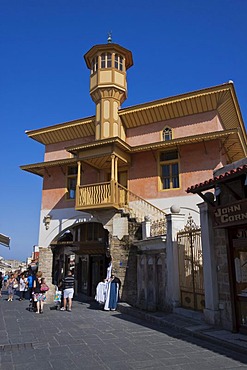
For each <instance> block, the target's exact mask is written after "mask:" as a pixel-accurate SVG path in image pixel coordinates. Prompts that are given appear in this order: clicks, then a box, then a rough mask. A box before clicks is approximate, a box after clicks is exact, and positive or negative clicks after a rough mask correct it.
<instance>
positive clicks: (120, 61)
mask: <svg viewBox="0 0 247 370" xmlns="http://www.w3.org/2000/svg"><path fill="white" fill-rule="evenodd" d="M115 68H116V69H119V70H120V71H122V70H123V57H121V55H119V54H115Z"/></svg>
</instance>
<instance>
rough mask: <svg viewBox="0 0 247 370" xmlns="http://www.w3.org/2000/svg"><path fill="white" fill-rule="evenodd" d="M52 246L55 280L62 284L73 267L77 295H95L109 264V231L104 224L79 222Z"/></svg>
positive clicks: (57, 283)
mask: <svg viewBox="0 0 247 370" xmlns="http://www.w3.org/2000/svg"><path fill="white" fill-rule="evenodd" d="M51 246H52V249H53V256H54V258H53V266H54V268H53V277H54V278H53V280H54V283H55V284H56V285H59V283H60V282H61V281H62V278H63V277H64V276H66V274H67V272H68V271H69V270H70V271H72V273H73V274H74V277H75V294H76V295H77V294H85V295H88V296H91V297H94V295H95V293H96V287H97V285H98V283H99V282H100V281H103V279H105V277H106V269H107V266H108V263H109V261H108V260H109V256H108V255H109V246H108V231H107V230H106V229H104V228H103V225H102V224H100V223H98V222H83V223H80V224H78V225H76V226H73V227H71V228H70V229H67V230H66V231H64V233H63V234H62V235H60V236H59V237H58V238H57V240H54V241H53V243H51ZM55 281H56V282H55Z"/></svg>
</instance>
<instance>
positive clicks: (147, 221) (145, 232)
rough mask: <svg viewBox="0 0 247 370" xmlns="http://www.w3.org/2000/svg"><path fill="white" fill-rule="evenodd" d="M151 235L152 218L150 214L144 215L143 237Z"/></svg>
mask: <svg viewBox="0 0 247 370" xmlns="http://www.w3.org/2000/svg"><path fill="white" fill-rule="evenodd" d="M150 236H151V219H150V217H149V216H145V217H144V221H143V222H142V239H147V238H150Z"/></svg>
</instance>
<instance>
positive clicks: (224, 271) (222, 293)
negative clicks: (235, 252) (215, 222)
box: [214, 229, 232, 330]
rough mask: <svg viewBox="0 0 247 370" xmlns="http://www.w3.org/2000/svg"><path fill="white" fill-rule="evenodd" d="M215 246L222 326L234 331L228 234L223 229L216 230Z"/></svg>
mask: <svg viewBox="0 0 247 370" xmlns="http://www.w3.org/2000/svg"><path fill="white" fill-rule="evenodd" d="M214 241H215V243H214V246H215V258H216V266H217V282H218V292H219V312H220V326H222V327H223V328H225V329H228V330H231V329H232V304H231V296H230V283H229V280H230V278H229V269H228V259H227V243H228V240H227V238H226V232H225V230H223V229H214Z"/></svg>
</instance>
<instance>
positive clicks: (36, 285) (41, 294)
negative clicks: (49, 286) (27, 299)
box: [33, 271, 46, 313]
mask: <svg viewBox="0 0 247 370" xmlns="http://www.w3.org/2000/svg"><path fill="white" fill-rule="evenodd" d="M43 284H44V285H46V283H45V278H42V272H41V271H38V272H37V274H36V276H35V279H34V281H33V292H34V294H33V299H34V302H35V303H36V313H43V307H44V302H45V300H46V296H45V293H46V291H45V290H42V289H41V286H42V285H43Z"/></svg>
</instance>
